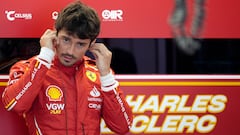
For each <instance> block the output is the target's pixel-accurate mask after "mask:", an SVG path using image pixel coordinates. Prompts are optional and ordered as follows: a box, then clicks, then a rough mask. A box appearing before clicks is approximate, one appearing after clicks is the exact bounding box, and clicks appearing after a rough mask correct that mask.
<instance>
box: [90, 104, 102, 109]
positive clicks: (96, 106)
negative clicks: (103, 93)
mask: <svg viewBox="0 0 240 135" xmlns="http://www.w3.org/2000/svg"><path fill="white" fill-rule="evenodd" d="M88 107H89V108H92V109H96V110H100V109H101V105H100V104H94V103H89V104H88Z"/></svg>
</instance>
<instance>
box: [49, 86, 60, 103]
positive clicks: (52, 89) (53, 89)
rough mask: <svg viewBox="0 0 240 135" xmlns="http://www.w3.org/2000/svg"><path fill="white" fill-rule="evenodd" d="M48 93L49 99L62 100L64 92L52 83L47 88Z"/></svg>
mask: <svg viewBox="0 0 240 135" xmlns="http://www.w3.org/2000/svg"><path fill="white" fill-rule="evenodd" d="M46 95H47V97H48V99H49V101H61V100H62V97H63V92H62V90H61V89H60V88H59V87H58V86H55V85H50V86H48V88H47V90H46Z"/></svg>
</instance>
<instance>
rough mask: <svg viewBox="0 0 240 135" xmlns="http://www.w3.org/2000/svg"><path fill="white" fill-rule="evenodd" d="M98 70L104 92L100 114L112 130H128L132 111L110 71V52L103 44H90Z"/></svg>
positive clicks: (122, 132)
mask: <svg viewBox="0 0 240 135" xmlns="http://www.w3.org/2000/svg"><path fill="white" fill-rule="evenodd" d="M89 50H90V51H91V52H92V53H93V55H94V57H95V59H96V66H97V68H98V70H99V72H100V76H101V77H100V81H101V87H102V90H103V94H104V101H103V109H102V115H103V119H104V121H105V122H106V124H107V126H108V127H109V128H110V129H111V130H112V131H114V132H116V133H119V134H124V133H127V132H128V131H129V128H130V126H131V123H132V119H133V118H132V111H131V109H130V107H129V106H128V104H127V102H126V101H125V99H124V96H123V93H122V91H121V90H120V89H119V83H118V81H116V80H115V78H114V75H113V72H111V69H110V64H111V58H112V53H111V52H110V51H109V50H108V49H107V48H106V47H105V45H104V44H101V43H95V44H92V45H91V47H90V49H89Z"/></svg>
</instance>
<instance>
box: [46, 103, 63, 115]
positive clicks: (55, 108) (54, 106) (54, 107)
mask: <svg viewBox="0 0 240 135" xmlns="http://www.w3.org/2000/svg"><path fill="white" fill-rule="evenodd" d="M46 107H47V109H48V110H49V111H50V114H61V113H62V110H64V107H65V104H60V103H50V104H46Z"/></svg>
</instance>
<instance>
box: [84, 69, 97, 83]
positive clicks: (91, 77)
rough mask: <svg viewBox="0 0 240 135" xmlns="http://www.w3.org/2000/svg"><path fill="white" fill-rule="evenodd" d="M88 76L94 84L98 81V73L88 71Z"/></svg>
mask: <svg viewBox="0 0 240 135" xmlns="http://www.w3.org/2000/svg"><path fill="white" fill-rule="evenodd" d="M86 75H87V77H88V79H89V80H91V81H92V82H95V81H96V80H97V75H96V73H94V72H92V71H89V70H87V71H86Z"/></svg>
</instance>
